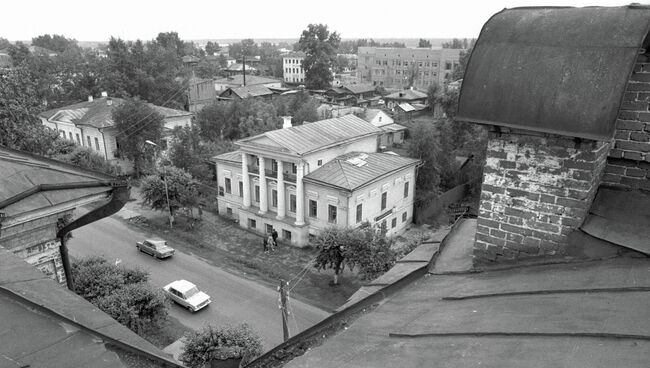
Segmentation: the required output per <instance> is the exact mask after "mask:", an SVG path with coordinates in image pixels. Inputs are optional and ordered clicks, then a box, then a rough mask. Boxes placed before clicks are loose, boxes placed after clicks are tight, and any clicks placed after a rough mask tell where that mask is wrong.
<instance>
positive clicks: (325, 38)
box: [298, 24, 341, 89]
mask: <svg viewBox="0 0 650 368" xmlns="http://www.w3.org/2000/svg"><path fill="white" fill-rule="evenodd" d="M340 42H341V37H340V36H339V34H338V33H336V32H332V33H330V31H329V30H328V29H327V25H324V24H310V25H309V26H307V29H306V30H304V31H302V35H301V36H300V40H299V41H298V49H299V50H300V51H304V52H305V54H306V56H305V60H304V61H303V65H302V67H303V69H304V70H305V84H306V86H307V88H311V89H325V88H328V87H329V86H330V85H331V84H332V79H333V77H332V72H331V70H332V69H333V67H334V64H335V62H336V50H337V49H338V47H339V44H340Z"/></svg>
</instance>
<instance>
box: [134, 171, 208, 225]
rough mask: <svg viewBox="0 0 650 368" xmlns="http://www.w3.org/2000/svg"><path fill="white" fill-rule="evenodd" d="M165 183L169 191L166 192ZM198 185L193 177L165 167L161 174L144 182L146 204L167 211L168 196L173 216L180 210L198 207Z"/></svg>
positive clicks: (142, 188) (151, 176)
mask: <svg viewBox="0 0 650 368" xmlns="http://www.w3.org/2000/svg"><path fill="white" fill-rule="evenodd" d="M165 181H166V182H167V185H166V187H167V190H166V191H165ZM197 185H198V183H197V182H196V180H194V179H193V178H192V175H190V174H189V173H187V172H185V171H184V170H183V169H179V168H177V167H174V166H164V167H162V168H161V169H160V172H159V173H157V174H154V175H149V176H146V177H145V178H144V179H143V180H142V187H141V190H142V194H143V196H144V202H145V203H147V204H148V205H150V206H151V208H153V209H156V210H162V211H167V210H168V207H167V196H169V206H170V207H171V210H172V215H173V214H174V213H175V211H177V210H178V209H179V208H185V207H196V205H197V201H198V199H197V197H198V189H197Z"/></svg>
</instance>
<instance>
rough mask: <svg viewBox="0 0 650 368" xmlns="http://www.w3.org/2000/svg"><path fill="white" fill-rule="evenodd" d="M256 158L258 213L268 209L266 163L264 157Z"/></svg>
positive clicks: (263, 212)
mask: <svg viewBox="0 0 650 368" xmlns="http://www.w3.org/2000/svg"><path fill="white" fill-rule="evenodd" d="M257 159H258V160H259V161H260V165H259V166H260V167H259V169H260V214H265V213H266V211H267V210H268V209H269V197H268V195H267V194H266V165H265V163H264V157H262V156H257Z"/></svg>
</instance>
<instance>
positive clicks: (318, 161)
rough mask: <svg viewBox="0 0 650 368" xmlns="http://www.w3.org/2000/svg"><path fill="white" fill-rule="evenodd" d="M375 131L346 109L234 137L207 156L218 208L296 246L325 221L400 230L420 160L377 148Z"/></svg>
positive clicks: (410, 204) (391, 231) (410, 210)
mask: <svg viewBox="0 0 650 368" xmlns="http://www.w3.org/2000/svg"><path fill="white" fill-rule="evenodd" d="M381 133H382V131H381V129H379V128H377V127H375V126H374V125H372V124H370V123H368V122H367V121H365V120H363V119H361V118H359V117H356V116H354V115H346V116H343V117H339V118H332V119H326V120H321V121H317V122H314V123H310V124H304V125H300V126H295V127H291V126H289V127H286V128H283V129H278V130H273V131H269V132H265V133H262V134H259V135H256V136H254V137H249V138H244V139H241V140H239V141H238V142H236V143H237V145H239V147H240V149H239V150H238V151H235V152H228V153H225V154H222V155H219V156H216V157H214V158H213V160H214V161H215V163H216V172H217V182H218V185H219V193H220V196H219V213H220V214H222V215H223V216H226V217H230V218H232V219H235V220H237V221H238V222H239V225H240V226H241V227H244V228H248V229H251V230H253V231H257V232H259V233H262V234H265V233H269V232H271V230H272V229H275V230H276V231H277V232H278V235H279V238H280V239H281V241H284V242H286V243H289V244H291V245H295V246H306V245H307V244H308V241H309V236H310V235H316V234H318V232H319V231H320V230H322V229H324V228H325V227H327V226H341V227H355V226H359V225H360V224H361V223H362V222H364V221H370V223H371V224H373V225H374V224H381V223H385V225H386V227H387V229H388V234H389V235H395V234H400V233H401V232H403V231H404V230H405V229H406V227H407V226H408V224H409V223H410V222H411V219H412V216H413V198H414V194H415V169H416V166H417V165H418V164H419V162H420V161H419V160H417V159H411V158H406V157H400V156H397V155H393V154H387V153H377V139H378V137H379V136H380V135H381Z"/></svg>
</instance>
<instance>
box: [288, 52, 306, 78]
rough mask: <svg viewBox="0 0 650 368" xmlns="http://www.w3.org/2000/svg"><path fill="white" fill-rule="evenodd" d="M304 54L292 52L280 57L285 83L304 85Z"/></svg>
mask: <svg viewBox="0 0 650 368" xmlns="http://www.w3.org/2000/svg"><path fill="white" fill-rule="evenodd" d="M305 56H306V55H305V53H304V52H293V53H290V54H287V55H285V56H284V57H282V69H283V79H284V82H285V83H292V84H300V83H305V70H304V69H303V68H302V62H303V61H304V60H305Z"/></svg>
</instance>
